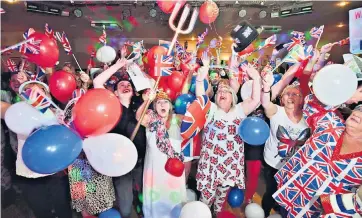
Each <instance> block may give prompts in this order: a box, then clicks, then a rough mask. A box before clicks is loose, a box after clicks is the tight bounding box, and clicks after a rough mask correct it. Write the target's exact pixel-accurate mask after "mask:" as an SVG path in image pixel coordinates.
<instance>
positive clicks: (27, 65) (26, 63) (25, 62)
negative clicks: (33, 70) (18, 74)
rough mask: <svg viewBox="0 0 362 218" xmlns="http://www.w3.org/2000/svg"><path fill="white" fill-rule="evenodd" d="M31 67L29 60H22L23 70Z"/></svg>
mask: <svg viewBox="0 0 362 218" xmlns="http://www.w3.org/2000/svg"><path fill="white" fill-rule="evenodd" d="M30 67H31V64H30V62H29V61H26V60H24V65H23V70H24V71H29V70H30Z"/></svg>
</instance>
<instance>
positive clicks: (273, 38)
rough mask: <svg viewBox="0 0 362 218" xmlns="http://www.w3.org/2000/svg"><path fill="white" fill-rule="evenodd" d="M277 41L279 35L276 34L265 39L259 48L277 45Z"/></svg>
mask: <svg viewBox="0 0 362 218" xmlns="http://www.w3.org/2000/svg"><path fill="white" fill-rule="evenodd" d="M276 42H277V36H276V35H275V34H274V35H272V36H270V37H269V38H267V39H265V40H264V41H263V42H262V43H260V45H259V47H258V49H257V50H260V49H264V48H267V47H269V46H271V45H275V43H276Z"/></svg>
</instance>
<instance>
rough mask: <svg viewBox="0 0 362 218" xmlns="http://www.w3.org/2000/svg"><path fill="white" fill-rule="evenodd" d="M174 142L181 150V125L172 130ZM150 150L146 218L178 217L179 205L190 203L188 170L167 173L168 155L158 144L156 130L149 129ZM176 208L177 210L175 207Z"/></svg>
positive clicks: (145, 180) (146, 169)
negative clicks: (178, 172)
mask: <svg viewBox="0 0 362 218" xmlns="http://www.w3.org/2000/svg"><path fill="white" fill-rule="evenodd" d="M168 134H169V136H170V141H171V145H172V147H173V148H174V150H175V151H176V152H181V142H182V138H181V135H180V128H179V127H178V126H177V124H171V127H170V129H169V130H168ZM146 135H147V151H146V157H145V163H144V171H143V212H144V217H145V218H175V217H178V214H177V213H176V212H177V208H176V207H180V209H181V205H182V203H185V202H187V197H186V183H185V173H184V174H183V175H182V176H181V177H175V176H172V175H171V174H169V173H167V172H166V170H165V164H166V162H167V159H168V158H167V156H166V154H164V153H162V152H161V151H160V150H159V149H158V148H157V145H156V132H150V131H149V130H148V129H146ZM175 208H176V209H175Z"/></svg>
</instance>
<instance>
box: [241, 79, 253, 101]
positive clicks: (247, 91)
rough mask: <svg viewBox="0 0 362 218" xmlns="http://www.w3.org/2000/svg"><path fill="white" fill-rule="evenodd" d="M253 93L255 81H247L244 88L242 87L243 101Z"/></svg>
mask: <svg viewBox="0 0 362 218" xmlns="http://www.w3.org/2000/svg"><path fill="white" fill-rule="evenodd" d="M252 93H253V80H249V81H246V82H245V83H244V84H243V86H241V90H240V95H241V98H242V99H243V101H245V100H246V99H248V98H250V97H251V94H252Z"/></svg>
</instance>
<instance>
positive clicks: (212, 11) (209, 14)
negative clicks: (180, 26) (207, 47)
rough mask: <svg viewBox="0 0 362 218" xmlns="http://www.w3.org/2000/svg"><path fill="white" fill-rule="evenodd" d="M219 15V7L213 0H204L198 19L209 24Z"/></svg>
mask: <svg viewBox="0 0 362 218" xmlns="http://www.w3.org/2000/svg"><path fill="white" fill-rule="evenodd" d="M217 16H219V8H218V7H217V5H216V3H215V2H213V1H206V2H204V3H203V4H202V5H201V7H200V14H199V17H200V20H201V22H203V23H204V24H210V23H212V22H214V21H215V20H216V18H217Z"/></svg>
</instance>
